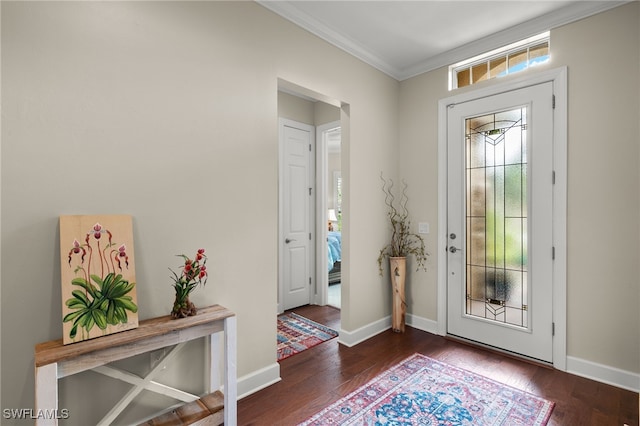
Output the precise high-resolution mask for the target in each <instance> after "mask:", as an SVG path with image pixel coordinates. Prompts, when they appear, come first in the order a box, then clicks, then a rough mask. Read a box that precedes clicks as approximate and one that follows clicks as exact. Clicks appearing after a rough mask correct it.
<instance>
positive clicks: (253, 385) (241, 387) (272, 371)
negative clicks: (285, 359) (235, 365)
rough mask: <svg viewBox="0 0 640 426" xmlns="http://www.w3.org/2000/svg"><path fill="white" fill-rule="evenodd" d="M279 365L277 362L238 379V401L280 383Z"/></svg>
mask: <svg viewBox="0 0 640 426" xmlns="http://www.w3.org/2000/svg"><path fill="white" fill-rule="evenodd" d="M280 380H281V379H280V364H278V363H277V362H275V363H273V364H271V365H269V366H267V367H264V368H261V369H260V370H257V371H254V372H253V373H250V374H247V375H246V376H242V377H240V378H238V399H242V398H244V397H245V396H249V395H251V394H252V393H255V392H258V391H259V390H262V389H264V388H266V387H268V386H271V385H273V384H274V383H278V382H279V381H280Z"/></svg>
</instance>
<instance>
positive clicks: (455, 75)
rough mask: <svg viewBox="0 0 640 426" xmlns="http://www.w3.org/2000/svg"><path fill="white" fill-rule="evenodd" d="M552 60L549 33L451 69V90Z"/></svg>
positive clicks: (456, 65) (472, 59)
mask: <svg viewBox="0 0 640 426" xmlns="http://www.w3.org/2000/svg"><path fill="white" fill-rule="evenodd" d="M550 58H551V51H550V48H549V32H546V33H543V34H540V35H537V36H535V37H530V38H528V39H526V40H522V41H519V42H517V43H513V44H510V45H508V46H505V47H502V48H499V49H496V50H493V51H491V52H488V53H485V54H482V55H478V56H475V57H473V58H470V59H467V60H464V61H462V62H458V63H457V64H453V65H451V66H450V67H449V90H452V89H457V88H459V87H465V86H469V85H471V84H475V83H477V82H479V81H483V80H489V79H492V78H496V77H502V76H505V75H509V74H513V73H516V72H519V71H523V70H525V69H527V68H530V67H533V66H536V65H538V64H543V63H545V62H547V61H549V59H550Z"/></svg>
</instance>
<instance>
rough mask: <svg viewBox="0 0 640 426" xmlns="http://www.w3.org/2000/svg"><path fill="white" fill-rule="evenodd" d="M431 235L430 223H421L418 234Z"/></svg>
mask: <svg viewBox="0 0 640 426" xmlns="http://www.w3.org/2000/svg"><path fill="white" fill-rule="evenodd" d="M428 233H429V223H428V222H419V223H418V234H428Z"/></svg>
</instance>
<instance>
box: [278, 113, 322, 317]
mask: <svg viewBox="0 0 640 426" xmlns="http://www.w3.org/2000/svg"><path fill="white" fill-rule="evenodd" d="M280 139H281V152H282V157H281V162H282V163H281V188H282V189H281V191H282V192H281V203H280V209H281V211H280V216H281V233H280V245H281V249H280V253H281V262H280V269H281V270H280V274H279V275H280V279H281V286H280V289H281V297H280V305H281V310H286V309H291V308H295V307H298V306H301V305H306V304H308V303H310V296H311V288H312V284H313V278H312V277H313V265H314V263H313V261H312V260H313V259H314V258H313V247H314V246H313V240H312V224H313V221H312V211H313V209H312V200H313V196H312V191H313V189H312V182H313V179H312V177H313V167H312V162H311V159H312V158H313V155H312V154H313V150H314V143H313V142H314V128H313V126H309V125H306V124H302V123H296V122H293V121H290V120H281V121H280Z"/></svg>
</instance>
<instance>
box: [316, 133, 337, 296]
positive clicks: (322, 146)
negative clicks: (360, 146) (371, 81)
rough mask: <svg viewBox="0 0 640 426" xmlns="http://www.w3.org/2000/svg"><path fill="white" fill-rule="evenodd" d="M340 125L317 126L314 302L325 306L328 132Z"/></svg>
mask: <svg viewBox="0 0 640 426" xmlns="http://www.w3.org/2000/svg"><path fill="white" fill-rule="evenodd" d="M336 127H340V120H337V121H333V122H331V123H326V124H321V125H320V126H318V127H316V218H317V220H316V235H317V236H318V238H316V284H317V287H316V292H315V295H314V297H312V299H313V303H314V304H316V305H321V306H324V305H326V304H327V303H328V301H329V274H328V272H327V268H328V265H327V262H328V259H327V250H328V247H327V237H328V230H327V220H326V219H327V195H328V194H327V179H328V178H329V170H328V168H329V154H328V151H329V147H328V145H327V138H326V132H327V131H329V130H331V129H335V128H336Z"/></svg>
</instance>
